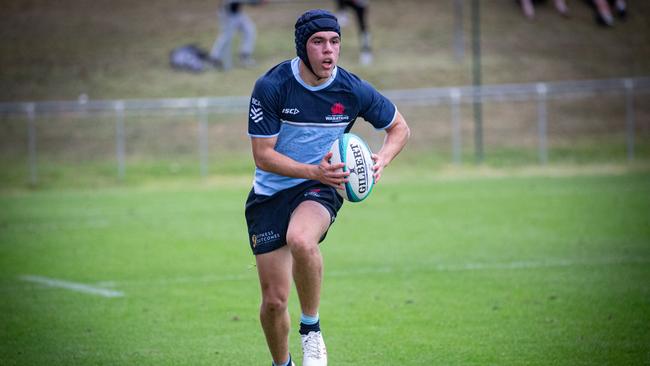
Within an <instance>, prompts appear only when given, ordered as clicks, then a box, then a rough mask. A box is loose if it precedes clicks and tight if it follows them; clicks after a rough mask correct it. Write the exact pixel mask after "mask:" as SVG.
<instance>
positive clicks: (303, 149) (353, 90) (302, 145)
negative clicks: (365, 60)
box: [248, 57, 397, 196]
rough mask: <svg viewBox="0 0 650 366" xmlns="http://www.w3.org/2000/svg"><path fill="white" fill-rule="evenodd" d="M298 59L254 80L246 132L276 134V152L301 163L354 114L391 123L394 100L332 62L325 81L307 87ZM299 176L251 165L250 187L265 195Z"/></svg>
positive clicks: (316, 156) (314, 158)
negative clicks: (251, 179) (253, 172)
mask: <svg viewBox="0 0 650 366" xmlns="http://www.w3.org/2000/svg"><path fill="white" fill-rule="evenodd" d="M299 60H300V59H299V58H298V57H296V58H294V59H293V60H288V61H285V62H283V63H280V64H279V65H277V66H275V67H274V68H272V69H271V70H269V71H268V72H267V73H266V74H265V75H263V76H262V77H261V78H259V79H258V80H257V82H256V83H255V88H254V89H253V94H252V96H251V100H250V113H249V118H248V135H249V136H251V137H257V138H270V137H276V136H277V138H278V140H277V142H276V144H275V150H276V151H278V152H279V153H281V154H284V155H286V156H288V157H290V158H292V159H293V160H296V161H298V162H301V163H306V164H318V163H319V162H320V160H321V159H322V158H323V156H324V155H325V154H326V153H327V152H328V151H329V148H330V146H331V145H332V143H333V142H334V140H336V139H337V138H338V137H339V136H341V135H342V134H343V133H344V132H345V129H346V128H347V127H348V126H349V125H350V124H351V123H353V122H354V121H355V119H356V118H357V117H362V118H363V119H364V120H366V121H368V122H370V123H371V124H372V125H373V126H374V127H375V128H376V129H380V130H381V129H386V128H388V127H389V126H390V125H391V124H392V123H393V122H394V120H395V115H396V113H397V109H396V107H395V105H393V103H391V102H390V101H389V100H388V99H387V98H386V97H384V96H383V95H381V94H379V92H377V90H375V88H373V87H372V86H371V85H370V84H369V83H367V82H366V81H364V80H361V79H359V78H358V77H357V76H356V75H354V74H352V73H349V72H347V71H346V70H344V69H342V68H340V67H338V66H337V67H335V68H334V70H333V72H332V76H331V77H330V79H329V80H328V81H327V82H325V83H323V84H321V85H319V86H316V87H314V86H310V85H308V84H307V83H305V82H304V81H303V80H302V79H301V77H300V73H299ZM304 181H305V179H300V178H290V177H285V176H281V175H278V174H274V173H271V172H267V171H264V170H262V169H260V168H256V169H255V180H254V183H253V188H254V190H255V193H256V194H260V195H265V196H270V195H272V194H274V193H276V192H278V191H280V190H283V189H286V188H289V187H293V186H295V185H298V184H300V183H302V182H304Z"/></svg>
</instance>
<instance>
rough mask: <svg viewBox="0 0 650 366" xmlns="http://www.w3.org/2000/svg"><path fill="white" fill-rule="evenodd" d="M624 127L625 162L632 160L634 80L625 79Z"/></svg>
mask: <svg viewBox="0 0 650 366" xmlns="http://www.w3.org/2000/svg"><path fill="white" fill-rule="evenodd" d="M625 125H626V127H627V136H626V139H627V160H628V161H633V160H634V137H635V136H634V133H635V131H634V130H635V121H634V80H632V79H625Z"/></svg>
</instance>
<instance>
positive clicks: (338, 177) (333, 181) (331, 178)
mask: <svg viewBox="0 0 650 366" xmlns="http://www.w3.org/2000/svg"><path fill="white" fill-rule="evenodd" d="M330 159H332V152H331V151H330V152H328V153H327V154H325V156H323V159H321V161H320V164H318V170H317V173H316V177H315V178H314V179H315V180H318V181H319V182H321V183H324V184H327V185H330V186H333V187H335V188H338V189H343V184H344V183H345V182H347V181H348V176H349V175H350V172H344V171H343V167H344V166H345V164H344V163H337V164H330Z"/></svg>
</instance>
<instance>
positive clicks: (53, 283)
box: [19, 275, 124, 297]
mask: <svg viewBox="0 0 650 366" xmlns="http://www.w3.org/2000/svg"><path fill="white" fill-rule="evenodd" d="M19 278H20V279H21V280H23V281H28V282H34V283H38V284H41V285H45V286H49V287H60V288H64V289H68V290H72V291H77V292H81V293H85V294H90V295H98V296H103V297H122V296H124V293H123V292H120V291H113V290H107V289H104V288H99V287H93V286H90V285H84V284H83V283H76V282H69V281H63V280H57V279H55V278H48V277H43V276H32V275H25V276H20V277H19Z"/></svg>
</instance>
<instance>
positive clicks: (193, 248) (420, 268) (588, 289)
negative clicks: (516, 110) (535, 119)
mask: <svg viewBox="0 0 650 366" xmlns="http://www.w3.org/2000/svg"><path fill="white" fill-rule="evenodd" d="M397 172H398V170H395V171H393V174H392V175H391V174H390V170H389V171H387V177H386V178H387V179H386V180H385V181H383V182H381V183H383V184H380V185H378V186H377V187H376V190H375V192H374V193H373V196H372V197H371V198H370V199H369V200H368V201H365V202H364V203H362V204H356V205H355V204H346V205H345V206H344V207H343V209H342V211H341V213H340V215H339V218H338V219H337V222H336V223H335V225H334V226H333V228H332V229H331V230H330V234H329V236H328V239H327V240H326V241H325V243H324V244H323V246H322V251H323V255H324V258H325V267H326V269H325V283H324V289H323V302H322V306H321V310H320V311H321V317H322V325H323V329H324V335H325V339H326V342H327V345H328V348H329V355H330V364H332V365H389V364H404V365H647V364H649V363H650V328H649V327H648V324H650V216H649V215H648V213H649V212H650V184H648V183H649V182H650V174H649V173H648V172H647V170H646V171H645V172H643V171H641V172H625V171H623V172H619V173H614V172H610V173H598V174H593V173H592V174H577V175H571V174H554V175H553V174H545V175H543V176H540V175H536V174H519V175H513V174H502V175H495V176H490V175H488V174H483V175H480V174H476V173H475V172H474V173H472V174H471V175H469V176H467V175H463V174H456V175H453V174H451V175H448V176H445V177H434V174H431V175H429V176H428V177H426V178H419V179H416V175H415V174H413V171H412V170H410V172H411V174H405V175H404V176H402V177H399V176H398V175H399V174H397ZM249 183H250V182H249V177H243V178H241V179H232V180H229V181H226V180H224V181H218V182H217V181H211V182H208V183H206V182H204V183H196V182H194V183H187V182H185V183H181V184H176V185H175V184H161V185H146V184H145V185H138V186H133V187H113V188H110V187H107V188H102V189H95V190H90V189H82V188H79V189H67V190H66V189H50V190H40V191H34V192H29V191H21V190H18V191H11V192H10V191H4V192H3V193H2V194H1V195H0V206H1V207H2V210H0V293H1V296H0V312H1V313H2V316H1V317H0V364H2V365H44V364H47V365H52V366H54V365H268V364H270V358H269V355H268V352H267V350H266V346H265V342H264V338H263V336H262V333H261V330H260V327H259V323H258V320H257V313H258V306H259V289H258V284H257V278H256V271H255V269H254V268H253V267H252V263H253V262H254V259H253V257H252V255H251V254H250V251H249V248H248V244H247V238H246V230H245V223H244V219H243V201H244V199H245V195H246V193H247V190H248V185H249ZM23 276H42V277H45V278H48V279H51V280H60V281H70V282H74V283H79V284H85V285H90V286H93V287H97V288H102V289H108V290H113V291H120V292H122V293H123V295H124V296H122V297H113V298H108V297H102V296H98V295H94V294H90V293H85V292H79V291H74V290H70V289H67V288H61V287H56V286H47V285H43V284H39V283H35V282H33V281H30V280H27V279H26V278H25V277H23ZM290 303H291V305H290V306H291V312H292V319H293V321H294V323H293V327H292V328H293V331H292V334H291V349H292V352H293V354H294V356H296V358H297V359H298V360H299V359H300V350H299V338H298V334H297V330H296V328H297V316H298V314H299V312H298V308H297V298H296V296H295V293H294V294H292V297H291V299H290Z"/></svg>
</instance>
